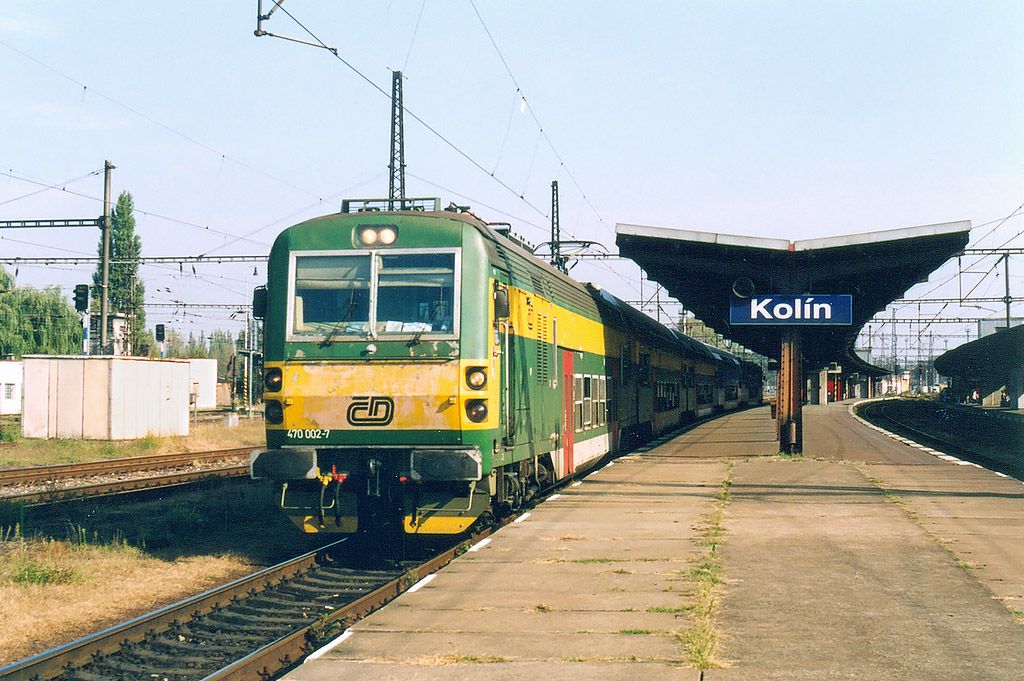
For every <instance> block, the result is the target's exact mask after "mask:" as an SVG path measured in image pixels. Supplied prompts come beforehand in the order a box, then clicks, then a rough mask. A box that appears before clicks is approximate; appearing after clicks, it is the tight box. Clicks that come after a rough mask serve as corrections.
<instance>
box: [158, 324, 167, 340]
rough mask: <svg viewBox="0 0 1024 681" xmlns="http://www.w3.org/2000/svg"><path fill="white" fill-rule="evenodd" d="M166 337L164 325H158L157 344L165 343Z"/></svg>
mask: <svg viewBox="0 0 1024 681" xmlns="http://www.w3.org/2000/svg"><path fill="white" fill-rule="evenodd" d="M165 337H166V336H165V335H164V325H163V324H157V325H156V342H157V343H163V342H164V338H165Z"/></svg>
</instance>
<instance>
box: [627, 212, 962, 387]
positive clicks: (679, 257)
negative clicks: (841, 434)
mask: <svg viewBox="0 0 1024 681" xmlns="http://www.w3.org/2000/svg"><path fill="white" fill-rule="evenodd" d="M970 229H971V223H970V222H969V221H966V220H965V221H960V222H947V223H942V224H936V225H923V226H920V227H908V228H905V229H893V230H886V231H880V232H867V233H862V234H851V235H848V236H839V237H828V238H822V239H808V240H804V241H795V242H791V241H787V240H785V239H769V238H762V237H749V236H736V235H732V234H716V233H712V232H696V231H689V230H681V229H670V228H664V227H645V226H640V225H631V224H618V225H616V240H615V241H616V243H617V244H618V247H619V253H620V255H622V256H623V257H626V258H630V259H632V260H633V261H635V262H636V263H637V264H638V265H640V267H642V268H643V269H644V270H645V271H646V272H647V276H648V278H650V279H651V280H652V281H655V282H657V283H659V284H660V285H661V286H663V287H664V288H665V290H666V291H667V292H668V294H669V295H670V296H672V297H674V298H675V299H676V300H678V301H679V302H681V303H682V304H683V306H685V307H686V308H687V309H688V310H691V311H692V312H693V313H694V314H695V315H696V316H697V317H698V318H699V319H700V320H702V321H703V322H704V323H705V324H707V325H708V326H710V327H711V328H712V329H714V330H715V331H716V332H718V333H720V334H722V335H723V336H725V337H726V338H729V339H731V340H733V341H735V342H737V343H740V344H742V345H744V346H745V347H747V348H749V349H751V350H753V351H754V352H757V353H760V354H762V355H764V356H766V357H774V358H778V357H779V353H780V348H781V341H782V333H783V330H784V329H785V328H787V327H782V326H746V325H742V326H741V325H730V323H729V307H730V301H731V299H732V298H733V297H734V289H736V288H739V289H741V290H742V293H743V294H745V295H754V296H758V295H770V294H816V295H823V294H833V295H835V294H849V295H851V296H852V297H853V320H852V324H850V325H846V326H802V327H799V328H800V329H801V332H802V333H803V336H802V338H803V342H802V351H803V356H804V361H805V363H806V366H807V367H808V369H814V368H820V367H822V366H825V365H827V364H829V363H831V362H839V363H840V364H842V365H844V366H845V367H846V368H847V370H848V371H850V372H851V373H853V372H859V373H867V374H884V373H888V371H887V370H885V369H881V368H879V367H874V366H872V365H870V364H868V363H867V362H865V361H864V360H863V359H861V358H860V357H859V356H858V355H857V354H856V352H855V351H854V344H855V342H856V339H857V335H858V333H859V332H860V329H861V328H862V327H863V326H864V324H866V323H867V321H868V320H869V319H871V318H872V317H873V316H874V315H875V314H877V313H878V312H880V311H882V310H883V309H885V307H886V305H888V304H889V303H891V302H892V301H894V300H896V299H897V298H900V297H901V296H903V294H904V293H905V292H906V291H907V290H908V289H909V288H910V287H911V286H913V285H914V284H917V283H920V282H924V281H927V279H928V275H929V274H931V272H933V271H934V270H935V269H936V268H937V267H939V266H940V265H942V263H944V262H946V260H948V259H949V258H950V257H951V256H953V255H955V254H957V253H958V252H960V251H961V250H963V248H964V247H965V246H966V245H967V241H968V236H969V232H970Z"/></svg>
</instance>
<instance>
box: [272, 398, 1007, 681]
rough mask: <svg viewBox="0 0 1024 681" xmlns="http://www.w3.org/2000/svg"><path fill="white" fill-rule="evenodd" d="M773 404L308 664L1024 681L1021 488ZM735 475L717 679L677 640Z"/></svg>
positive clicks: (649, 456)
mask: <svg viewBox="0 0 1024 681" xmlns="http://www.w3.org/2000/svg"><path fill="white" fill-rule="evenodd" d="M804 418H805V425H804V434H805V443H804V456H803V457H801V458H798V459H784V458H779V457H777V456H774V453H775V451H776V450H777V447H776V443H775V433H774V423H773V422H772V421H771V420H770V419H769V418H768V413H767V409H766V408H765V409H755V410H749V411H746V412H741V413H738V414H731V415H728V416H725V417H722V418H720V419H716V420H714V421H711V422H709V423H706V424H704V425H702V426H700V427H698V428H696V429H694V430H692V431H690V432H688V433H685V434H683V435H682V436H680V437H678V438H675V439H673V440H671V441H669V442H665V443H659V444H657V445H655V446H651V447H648V448H647V449H646V451H640V452H636V453H634V454H632V455H630V456H628V457H625V458H622V459H619V460H618V461H616V462H615V464H614V465H612V466H609V467H605V468H603V469H601V470H599V471H597V472H596V473H594V474H592V475H591V476H589V477H588V478H587V479H586V480H585V481H584V482H583V483H582V484H580V485H577V486H575V487H569V488H567V489H566V490H564V491H563V492H562V494H561V496H560V497H558V498H555V499H552V500H549V501H547V502H545V503H544V504H542V505H541V506H539V507H538V508H536V509H534V510H533V511H532V512H531V513H530V515H529V516H527V517H526V518H525V519H524V520H523V521H522V522H519V523H515V524H513V525H510V526H509V527H507V528H505V529H503V530H501V531H499V532H497V533H496V534H495V535H494V536H493V537H492V538H491V541H490V542H489V543H487V544H486V545H484V546H479V547H476V550H474V551H471V552H469V553H467V554H465V555H464V556H462V557H460V558H458V559H457V560H456V561H455V562H454V563H453V564H452V565H451V566H449V567H448V568H446V569H444V570H442V571H441V572H440V573H438V574H437V575H436V576H435V577H434V578H433V579H432V580H431V581H430V582H429V583H425V584H422V585H421V586H420V588H419V589H417V590H416V591H415V592H413V593H408V594H405V595H403V596H401V597H400V598H399V599H397V600H396V601H395V602H394V603H392V604H391V605H389V606H387V607H385V608H384V609H383V610H381V611H379V612H378V613H376V614H374V615H372V616H370V617H368V618H367V619H365V620H363V621H361V622H359V623H357V624H355V625H354V626H353V627H352V628H351V629H350V630H349V631H348V632H347V635H346V636H345V637H344V638H343V639H337V640H335V641H334V642H332V643H331V644H329V645H328V646H327V647H325V648H324V649H322V650H321V651H319V652H318V653H317V655H316V657H315V659H310V660H309V661H307V662H306V663H305V664H303V665H302V666H300V667H299V668H297V669H296V670H295V671H293V672H292V673H291V674H290V675H289V676H288V677H287V678H288V679H293V680H296V681H299V680H301V681H320V680H326V679H335V678H346V679H442V678H443V679H489V680H500V679H522V678H571V679H648V678H651V679H687V680H690V679H692V680H694V681H696V680H697V679H701V678H703V679H704V680H706V681H717V680H722V681H738V680H740V679H743V680H747V679H867V678H885V679H922V680H924V679H929V680H930V679H979V680H981V679H986V680H995V681H1002V680H1004V679H1005V680H1006V681H1010V680H1011V679H1012V680H1019V679H1021V678H1022V677H1024V672H1022V671H1021V670H1024V645H1022V644H1024V623H1022V622H1021V621H1020V620H1019V619H1017V618H1015V617H1014V611H1016V612H1018V613H1020V611H1024V567H1022V566H1024V485H1022V483H1021V482H1020V481H1018V480H1014V479H1011V478H1005V477H1000V476H998V475H996V474H995V473H992V472H990V471H987V470H984V469H981V468H977V467H975V466H972V465H969V464H966V463H964V462H956V461H950V460H947V459H942V458H939V457H937V456H936V455H934V454H932V453H929V452H926V451H922V450H920V449H916V448H912V447H909V446H907V445H906V444H903V443H900V442H898V441H895V440H892V439H890V438H887V437H885V436H883V435H880V434H879V433H877V432H876V431H874V430H871V429H869V428H867V427H866V426H864V425H863V424H861V423H859V422H857V421H856V420H855V419H854V418H853V417H852V416H851V415H850V414H849V413H848V410H847V406H846V405H844V404H840V405H829V406H811V407H807V408H805V411H804ZM726 480H728V481H730V483H731V484H730V485H729V486H728V490H729V503H728V505H727V506H725V507H724V515H723V516H722V526H723V528H724V534H723V535H722V536H721V537H720V538H718V539H717V540H716V550H717V551H718V557H719V561H720V563H721V566H722V568H723V570H724V572H723V574H722V578H723V581H724V583H723V584H722V585H721V587H720V592H719V597H718V603H719V607H718V609H717V612H716V613H715V615H714V618H713V623H714V627H715V629H716V630H717V632H718V633H719V636H720V640H719V646H718V650H717V654H716V655H715V660H716V665H715V666H714V667H713V668H710V669H707V670H705V671H704V672H703V676H702V675H701V671H700V670H698V669H696V668H695V667H694V662H693V658H692V657H691V656H690V655H689V654H688V650H687V647H686V646H685V645H684V643H683V642H682V641H681V638H682V637H683V636H682V635H683V634H684V633H685V632H686V631H687V630H688V629H690V628H692V627H693V626H694V624H695V622H696V621H697V620H696V618H695V616H694V615H693V612H692V608H693V605H694V603H695V602H696V600H695V599H696V596H695V592H696V589H697V585H696V584H695V583H694V582H693V580H692V579H691V578H690V577H689V576H688V575H690V574H692V572H693V568H694V566H695V565H696V564H697V561H698V560H699V558H700V557H701V556H705V555H706V554H707V551H708V544H707V542H706V541H703V542H702V541H701V538H702V536H704V537H706V536H707V534H706V533H707V527H708V522H709V520H708V519H709V517H712V516H713V514H714V513H715V511H716V509H717V508H720V507H721V503H720V501H719V500H718V499H716V495H718V494H720V492H721V491H722V489H723V481H726Z"/></svg>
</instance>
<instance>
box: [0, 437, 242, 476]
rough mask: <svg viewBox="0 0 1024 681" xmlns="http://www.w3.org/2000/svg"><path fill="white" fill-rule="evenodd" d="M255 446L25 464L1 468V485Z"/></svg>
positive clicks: (223, 454) (204, 457) (184, 461)
mask: <svg viewBox="0 0 1024 681" xmlns="http://www.w3.org/2000/svg"><path fill="white" fill-rule="evenodd" d="M255 448H256V447H255V446H253V447H236V448H234V449H220V450H215V451H209V452H173V453H169V454H144V455H142V456H134V457H128V458H122V459H106V460H104V461H83V462H80V463H68V464H53V465H47V466H24V467H21V468H7V469H3V470H0V485H17V484H23V483H26V482H40V481H45V480H54V479H60V478H68V477H79V476H83V475H116V474H118V473H134V472H136V471H142V470H153V469H158V468H174V467H177V466H187V465H189V464H191V463H193V462H196V461H218V460H220V459H232V458H237V457H240V456H246V457H247V456H248V455H249V452H250V451H252V450H253V449H255Z"/></svg>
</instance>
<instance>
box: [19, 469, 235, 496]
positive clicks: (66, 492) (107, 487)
mask: <svg viewBox="0 0 1024 681" xmlns="http://www.w3.org/2000/svg"><path fill="white" fill-rule="evenodd" d="M248 474H249V464H248V463H245V464H238V465H234V466H223V467H220V468H203V469H199V470H194V471H187V472H184V473H165V474H163V475H156V476H148V477H144V478H128V479H125V480H115V481H113V482H110V481H107V482H96V483H91V484H85V485H73V486H70V487H62V488H60V489H49V490H41V491H32V492H22V493H20V494H10V495H6V496H0V502H7V503H15V504H25V505H27V506H39V505H42V504H52V503H56V502H59V501H71V500H74V499H89V498H93V497H102V496H111V495H115V494H128V493H130V492H139V491H143V490H148V489H157V488H162V487H175V486H178V485H187V484H189V483H193V482H197V481H199V480H202V479H204V478H237V477H242V476H244V475H248Z"/></svg>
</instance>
